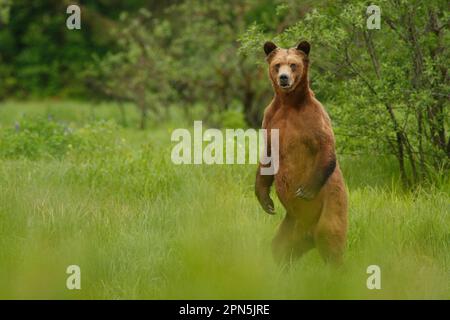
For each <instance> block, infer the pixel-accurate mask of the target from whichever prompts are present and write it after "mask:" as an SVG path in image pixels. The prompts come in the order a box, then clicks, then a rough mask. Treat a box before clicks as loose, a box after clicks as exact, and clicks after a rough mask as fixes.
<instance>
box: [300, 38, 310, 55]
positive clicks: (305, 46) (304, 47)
mask: <svg viewBox="0 0 450 320" xmlns="http://www.w3.org/2000/svg"><path fill="white" fill-rule="evenodd" d="M310 49H311V45H310V44H309V42H308V41H302V42H300V43H299V44H298V46H297V50H300V51H302V52H304V53H305V54H306V55H309V50H310Z"/></svg>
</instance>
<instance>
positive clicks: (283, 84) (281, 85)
mask: <svg viewBox="0 0 450 320" xmlns="http://www.w3.org/2000/svg"><path fill="white" fill-rule="evenodd" d="M279 85H280V88H281V89H284V90H287V89H289V88H290V87H291V85H290V84H289V83H280V84H279Z"/></svg>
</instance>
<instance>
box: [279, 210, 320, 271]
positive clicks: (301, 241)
mask: <svg viewBox="0 0 450 320" xmlns="http://www.w3.org/2000/svg"><path fill="white" fill-rule="evenodd" d="M313 247H314V241H313V238H312V237H311V236H308V235H307V234H306V233H305V232H302V231H301V230H300V228H299V226H298V224H297V221H296V220H295V219H294V218H292V217H291V216H289V215H288V214H286V216H285V217H284V219H283V221H282V222H281V224H280V226H279V227H278V232H277V234H276V236H275V237H274V239H273V241H272V253H273V257H274V259H275V261H276V262H277V263H279V264H289V263H290V262H292V261H293V260H295V259H298V258H300V257H301V256H302V255H303V254H305V253H306V252H308V251H309V250H310V249H312V248H313Z"/></svg>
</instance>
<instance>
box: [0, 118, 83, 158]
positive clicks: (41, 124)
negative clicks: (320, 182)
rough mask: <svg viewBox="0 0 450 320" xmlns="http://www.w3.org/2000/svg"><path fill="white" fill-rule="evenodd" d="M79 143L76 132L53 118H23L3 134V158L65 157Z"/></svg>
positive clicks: (0, 135) (0, 152)
mask: <svg viewBox="0 0 450 320" xmlns="http://www.w3.org/2000/svg"><path fill="white" fill-rule="evenodd" d="M76 143H78V142H77V138H76V137H75V136H74V134H73V130H72V129H71V128H69V127H68V126H67V125H65V124H63V123H60V122H56V121H54V120H52V119H51V118H48V119H45V118H43V117H39V118H36V119H31V118H27V117H24V118H22V119H21V120H20V121H19V122H17V123H16V124H15V126H14V127H12V128H5V129H3V130H2V131H0V156H1V157H4V158H29V159H37V158H42V157H55V158H60V157H62V156H63V155H64V154H65V153H66V152H67V150H68V148H70V146H71V145H74V144H76Z"/></svg>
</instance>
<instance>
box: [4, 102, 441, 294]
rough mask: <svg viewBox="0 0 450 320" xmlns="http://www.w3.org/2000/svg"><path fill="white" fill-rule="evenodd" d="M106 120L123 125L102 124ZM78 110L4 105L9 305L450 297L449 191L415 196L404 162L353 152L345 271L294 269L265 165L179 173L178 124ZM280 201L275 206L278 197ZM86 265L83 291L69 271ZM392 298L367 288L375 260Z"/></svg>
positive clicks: (104, 108)
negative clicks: (278, 251)
mask: <svg viewBox="0 0 450 320" xmlns="http://www.w3.org/2000/svg"><path fill="white" fill-rule="evenodd" d="M101 119H111V120H109V121H103V120H101ZM137 119H138V115H137V113H135V111H134V109H132V108H131V107H130V108H129V110H127V119H126V121H127V124H128V125H126V126H123V125H121V124H122V122H123V120H124V119H123V118H122V117H121V113H120V110H119V108H117V106H114V105H108V104H102V105H98V106H94V107H93V106H90V105H87V104H83V103H77V102H68V101H43V102H39V103H37V102H36V103H32V102H13V101H12V102H3V103H1V104H0V246H1V247H0V298H2V299H15V298H18V299H31V298H33V299H34V298H37V299H136V298H143V299H221V298H225V299H238V298H239V299H324V298H333V299H334V298H336V299H422V298H430V299H449V298H450V201H449V194H450V183H449V179H448V177H445V176H437V177H436V185H434V186H427V187H422V188H418V189H416V190H414V191H408V192H406V191H403V190H402V189H401V188H400V187H399V182H398V176H397V174H396V168H395V166H396V162H395V161H393V160H390V159H386V158H377V157H375V156H366V157H363V156H358V157H357V156H341V157H340V162H341V167H342V169H343V172H344V176H345V178H346V182H347V186H348V190H349V195H350V204H349V219H350V223H349V235H348V245H347V251H346V255H345V263H344V265H343V266H342V267H341V268H339V269H333V268H331V267H329V266H327V265H325V264H324V263H323V262H322V260H321V259H320V256H319V254H318V253H317V251H316V250H313V251H311V252H309V253H308V254H307V255H305V256H304V257H303V258H302V259H301V260H299V261H297V262H296V263H295V264H293V266H292V267H291V268H290V269H288V270H282V269H280V268H279V267H278V266H277V265H276V264H275V263H274V262H273V260H272V256H271V250H270V243H271V239H272V237H273V236H274V234H275V230H276V227H277V225H278V223H279V222H280V220H281V219H282V217H283V215H284V212H283V211H282V208H281V205H280V204H279V202H276V211H277V214H276V215H275V216H269V215H267V214H266V213H264V212H263V210H262V209H261V208H260V207H259V205H258V203H257V200H256V198H255V196H254V194H253V183H254V172H255V166H254V165H214V166H207V165H200V166H195V165H191V166H183V165H182V166H176V165H174V164H172V162H171V160H170V153H171V148H172V146H173V143H171V142H170V134H171V132H172V130H173V129H175V128H177V127H180V126H184V127H188V128H191V127H192V123H188V122H183V121H182V120H176V117H175V120H173V121H172V122H168V123H151V124H149V129H147V130H145V131H141V130H138V129H136V127H137V125H136V123H137ZM275 198H276V197H275ZM73 264H75V265H79V266H80V268H81V290H68V289H67V288H66V279H67V276H68V275H67V274H66V268H67V266H69V265H73ZM373 264H375V265H379V266H380V268H381V279H382V280H381V286H382V288H381V290H369V289H367V287H366V280H367V278H368V276H369V275H368V274H367V273H366V269H367V267H368V266H369V265H373Z"/></svg>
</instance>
